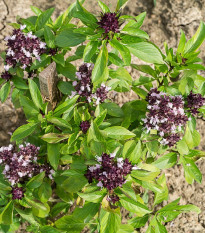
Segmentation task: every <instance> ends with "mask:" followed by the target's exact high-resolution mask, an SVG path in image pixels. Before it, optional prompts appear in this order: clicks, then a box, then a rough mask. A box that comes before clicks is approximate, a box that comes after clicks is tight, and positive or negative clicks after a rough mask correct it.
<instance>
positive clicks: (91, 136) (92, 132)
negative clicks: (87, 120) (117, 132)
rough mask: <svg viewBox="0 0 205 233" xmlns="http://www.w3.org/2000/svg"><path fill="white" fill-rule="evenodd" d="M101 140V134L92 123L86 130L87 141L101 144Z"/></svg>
mask: <svg viewBox="0 0 205 233" xmlns="http://www.w3.org/2000/svg"><path fill="white" fill-rule="evenodd" d="M103 139H104V138H103V135H102V134H101V132H100V130H99V128H98V126H97V124H96V123H95V122H93V121H92V122H91V125H90V128H89V130H88V137H87V141H88V142H90V141H91V140H95V141H97V142H101V141H103Z"/></svg>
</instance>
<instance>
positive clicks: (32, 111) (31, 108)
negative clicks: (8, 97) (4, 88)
mask: <svg viewBox="0 0 205 233" xmlns="http://www.w3.org/2000/svg"><path fill="white" fill-rule="evenodd" d="M19 99H20V104H21V106H22V107H23V110H24V112H25V113H27V114H29V115H38V114H39V109H38V108H37V107H36V106H35V105H34V103H33V101H31V100H30V99H29V98H28V97H26V96H23V95H20V97H19Z"/></svg>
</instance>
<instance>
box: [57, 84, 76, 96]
mask: <svg viewBox="0 0 205 233" xmlns="http://www.w3.org/2000/svg"><path fill="white" fill-rule="evenodd" d="M58 89H59V90H60V92H61V93H63V94H65V95H71V91H75V89H74V88H73V85H72V84H71V83H70V82H64V81H59V82H58Z"/></svg>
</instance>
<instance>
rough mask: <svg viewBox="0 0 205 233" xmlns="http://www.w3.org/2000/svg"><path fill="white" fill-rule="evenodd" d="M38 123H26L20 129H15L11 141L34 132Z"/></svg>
mask: <svg viewBox="0 0 205 233" xmlns="http://www.w3.org/2000/svg"><path fill="white" fill-rule="evenodd" d="M37 126H38V123H28V124H26V125H22V126H20V127H19V128H18V129H16V130H15V131H14V133H13V134H12V136H11V141H12V142H13V141H17V140H21V139H23V138H25V137H27V136H29V135H30V134H32V133H33V132H34V131H35V129H36V128H37Z"/></svg>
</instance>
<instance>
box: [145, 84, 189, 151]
mask: <svg viewBox="0 0 205 233" xmlns="http://www.w3.org/2000/svg"><path fill="white" fill-rule="evenodd" d="M147 101H148V106H147V109H148V110H149V112H148V114H147V117H146V118H145V119H143V121H144V124H145V128H146V129H147V133H148V132H150V130H157V131H158V133H159V135H160V136H161V137H162V138H163V139H162V140H161V141H160V143H161V144H163V145H168V146H170V147H171V146H173V145H174V144H175V143H176V142H178V141H179V140H180V134H179V133H180V132H181V131H182V127H184V126H185V125H186V122H187V121H188V118H187V116H186V115H185V112H184V101H183V98H182V96H171V95H167V94H166V93H163V92H160V91H158V90H157V89H156V88H153V89H151V90H150V92H149V93H148V96H147Z"/></svg>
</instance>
